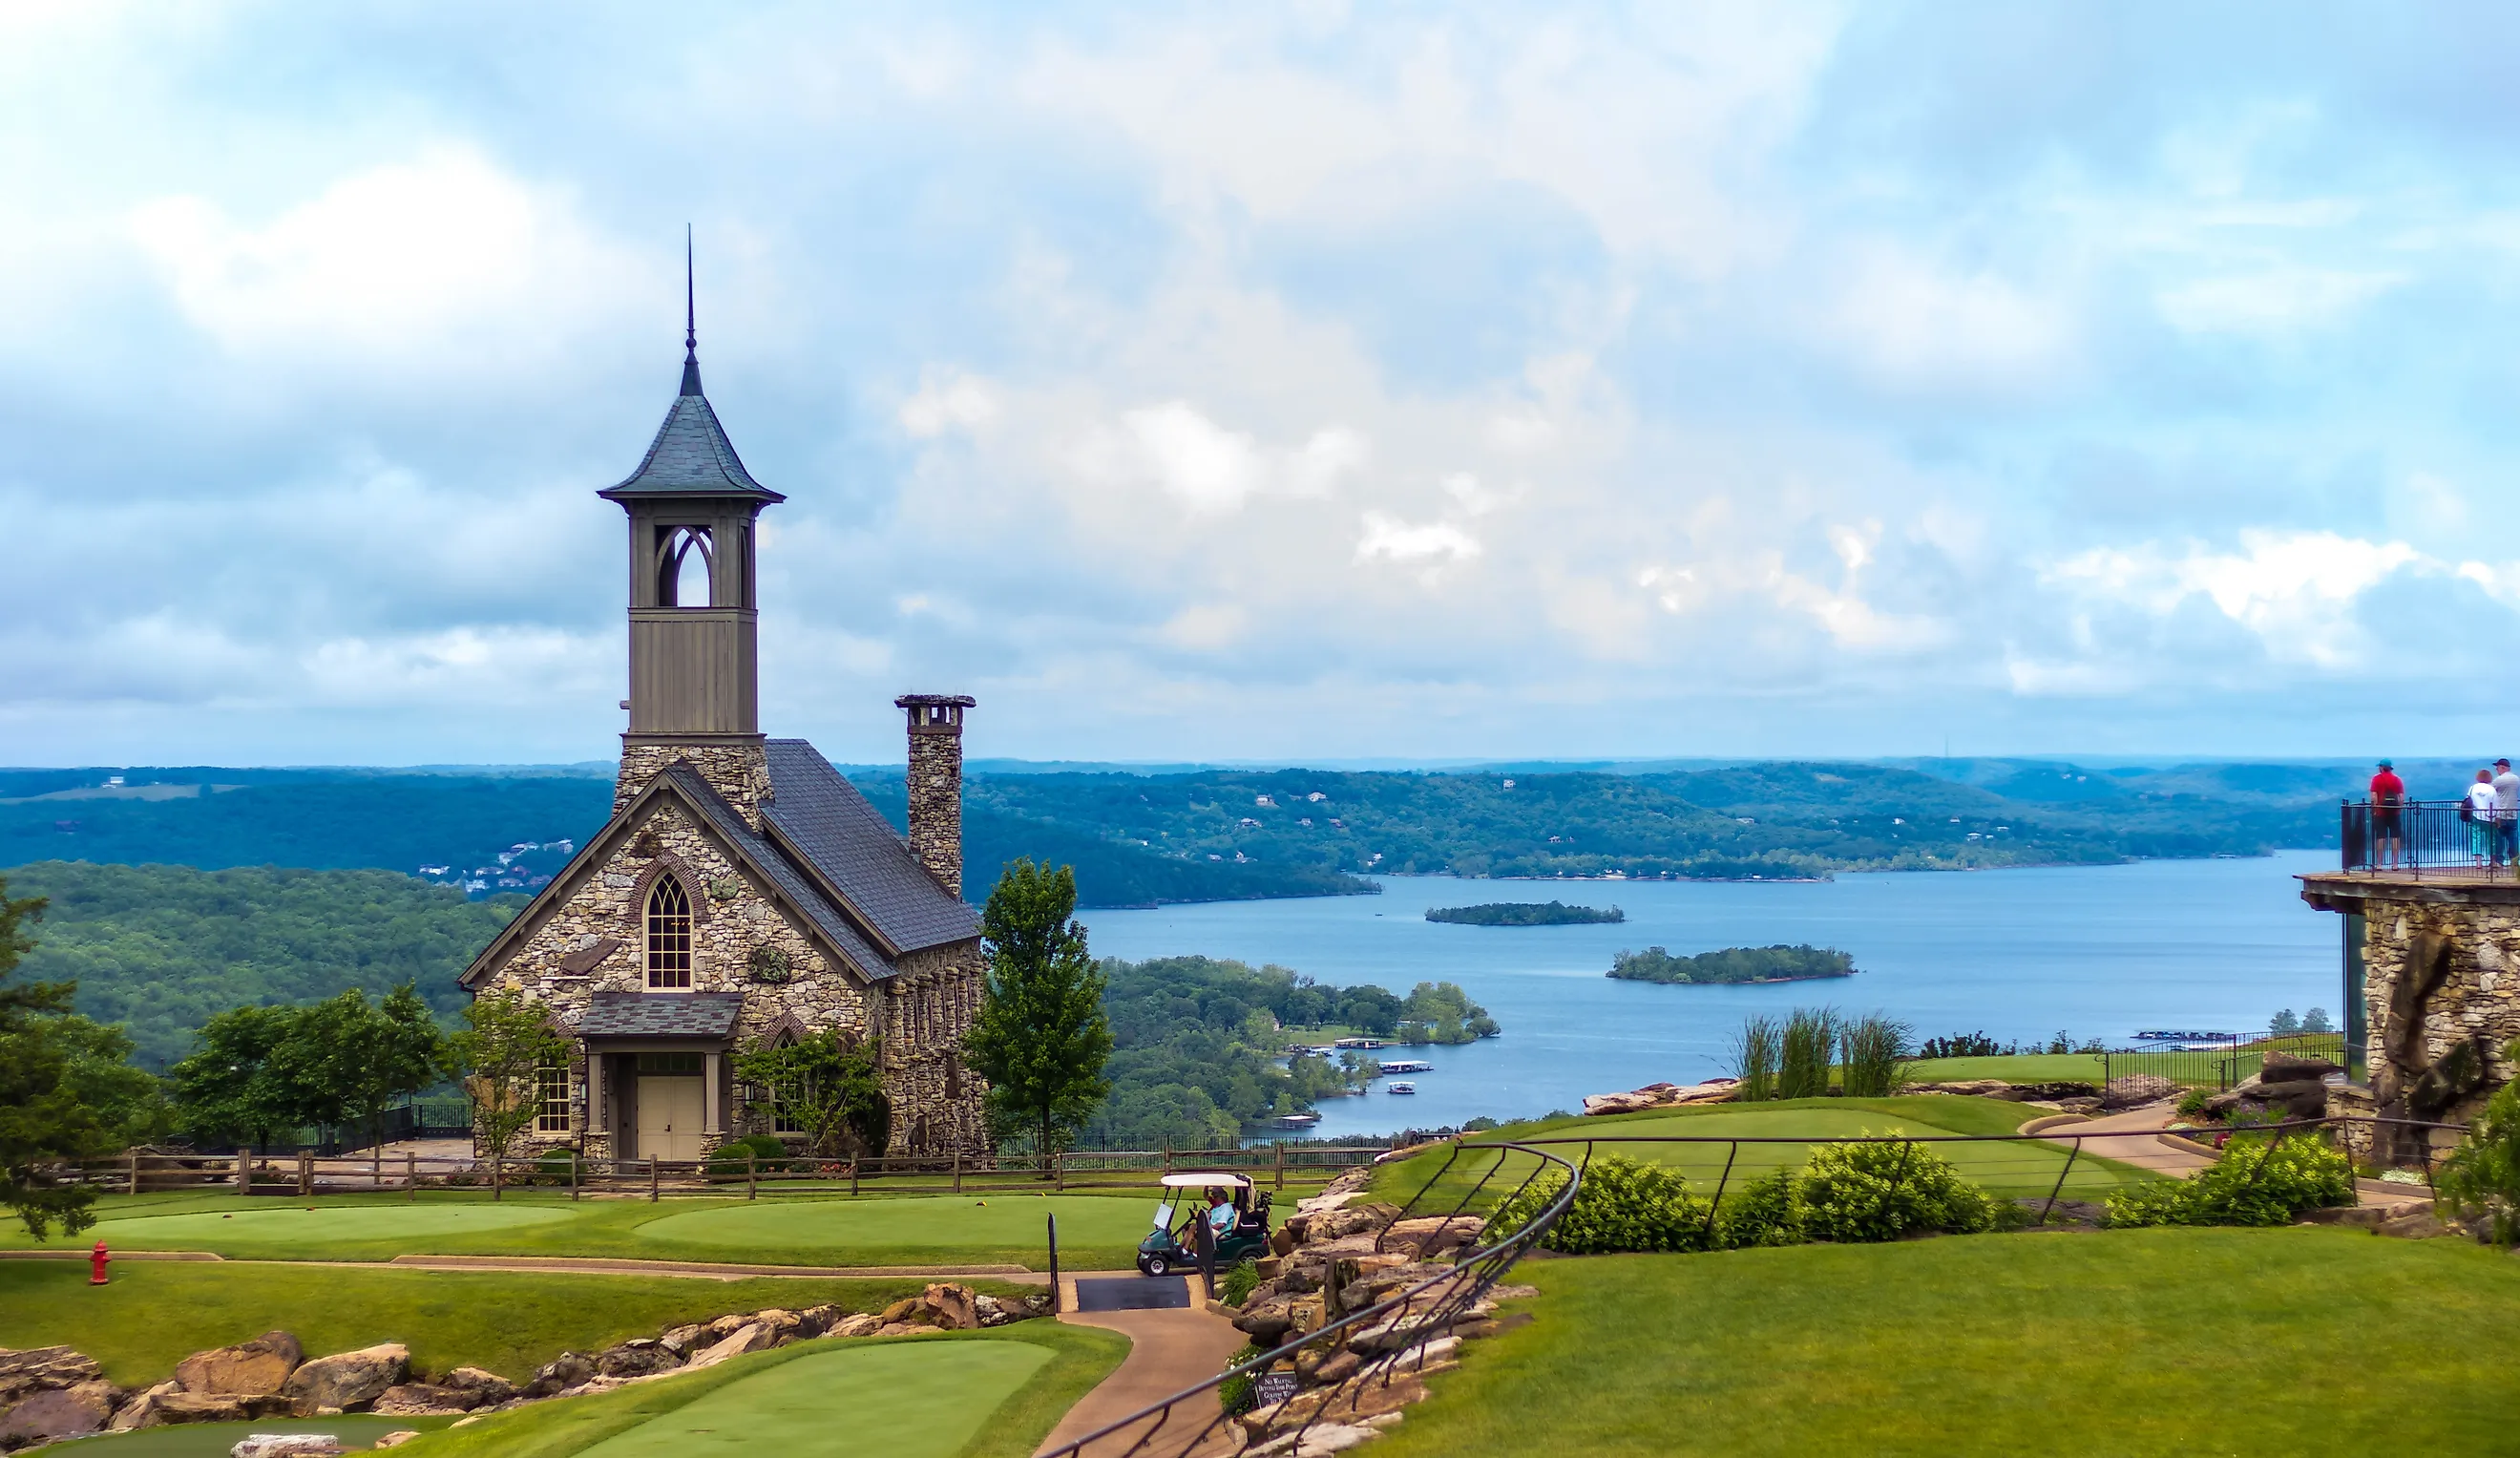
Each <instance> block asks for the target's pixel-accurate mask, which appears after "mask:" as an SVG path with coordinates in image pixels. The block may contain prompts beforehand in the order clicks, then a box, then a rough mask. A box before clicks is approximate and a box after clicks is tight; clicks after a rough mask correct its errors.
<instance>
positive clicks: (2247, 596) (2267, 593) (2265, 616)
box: [2046, 530, 2438, 668]
mask: <svg viewBox="0 0 2520 1458" xmlns="http://www.w3.org/2000/svg"><path fill="white" fill-rule="evenodd" d="M2410 567H2412V568H2437V567H2438V565H2437V564H2432V563H2429V562H2428V561H2427V560H2426V559H2425V558H2424V557H2423V556H2422V554H2420V553H2418V552H2417V551H2415V549H2414V548H2412V547H2410V546H2408V545H2407V544H2406V543H2405V542H2372V541H2364V540H2362V539H2360V538H2355V537H2347V536H2342V535H2339V534H2338V533H2336V532H2332V531H2297V532H2270V531H2260V530H2251V531H2243V532H2241V533H2240V549H2239V550H2238V551H2235V552H2233V551H2225V552H2217V551H2213V550H2210V549H2208V548H2206V547H2204V546H2202V545H2200V544H2196V543H2189V544H2188V545H2187V546H2185V547H2184V548H2183V549H2181V550H2178V551H2172V550H2169V549H2165V548H2163V547H2162V546H2160V545H2158V544H2154V543H2147V544H2145V545H2143V546H2141V547H2138V548H2132V549H2122V548H2098V547H2095V548H2093V549H2092V550H2090V551H2087V552H2081V553H2077V554H2075V555H2074V556H2072V557H2068V558H2066V559H2064V560H2063V561H2060V562H2058V563H2056V564H2054V565H2053V566H2052V567H2050V568H2049V569H2048V571H2047V573H2046V576H2047V579H2048V581H2049V582H2051V583H2053V584H2055V585H2057V586H2059V587H2062V588H2064V589H2066V590H2067V591H2070V592H2074V593H2077V594H2080V595H2083V596H2086V597H2091V598H2098V599H2110V600H2115V601H2117V602H2120V603H2124V604H2127V605H2129V606H2133V607H2137V608H2139V609H2141V610H2143V611H2145V612H2148V613H2150V614H2152V615H2156V616H2167V615H2170V614H2172V613H2174V612H2176V611H2177V610H2178V609H2179V608H2180V607H2181V606H2182V605H2183V603H2186V602H2188V601H2189V600H2191V599H2196V598H2202V599H2203V600H2205V601H2207V602H2210V603H2211V604H2212V605H2213V606H2214V608H2215V610H2216V611H2218V612H2220V613H2221V614H2222V615H2224V616H2225V617H2228V618H2229V619H2230V620H2231V621H2233V622H2235V623H2238V624H2240V625H2241V626H2243V627H2245V628H2247V629H2248V630H2249V631H2251V632H2252V633H2255V634H2256V635H2257V636H2258V638H2259V639H2260V640H2261V642H2262V643H2263V644H2264V646H2265V649H2266V652H2267V654H2268V655H2269V656H2270V657H2271V658H2273V659H2276V660H2278V661H2291V662H2301V663H2309V664H2314V665H2317V666H2319V667H2322V668H2338V667H2346V666H2351V665H2352V664H2354V663H2355V662H2357V661H2360V659H2361V658H2362V657H2363V652H2364V650H2365V648H2366V647H2367V644H2366V641H2365V635H2364V634H2363V631H2362V629H2361V626H2360V624H2359V623H2358V622H2357V621H2356V620H2355V616H2354V612H2353V609H2354V605H2355V603H2356V601H2357V600H2358V599H2359V598H2361V597H2362V596H2363V594H2364V593H2366V592H2368V591H2369V590H2370V589H2372V588H2373V587H2376V586H2378V585H2379V584H2380V583H2382V582H2384V581H2387V580H2388V579H2389V578H2391V577H2392V576H2394V575H2396V574H2397V573H2398V572H2400V571H2401V570H2406V569H2408V568H2410Z"/></svg>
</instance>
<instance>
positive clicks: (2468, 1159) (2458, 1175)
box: [2433, 1042, 2520, 1246]
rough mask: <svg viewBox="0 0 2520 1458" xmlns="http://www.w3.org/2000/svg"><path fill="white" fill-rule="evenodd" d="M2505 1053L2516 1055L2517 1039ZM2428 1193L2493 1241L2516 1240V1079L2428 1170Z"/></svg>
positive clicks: (2519, 1226)
mask: <svg viewBox="0 0 2520 1458" xmlns="http://www.w3.org/2000/svg"><path fill="white" fill-rule="evenodd" d="M2506 1056H2510V1057H2520V1042H2515V1043H2514V1044H2513V1045H2512V1046H2511V1048H2510V1049H2509V1050H2507V1051H2506ZM2433 1193H2434V1194H2435V1195H2437V1196H2439V1197H2440V1198H2441V1200H2442V1202H2443V1204H2445V1205H2447V1206H2448V1207H2450V1209H2451V1211H2452V1212H2453V1213H2455V1214H2456V1215H2458V1216H2459V1217H2460V1218H2462V1219H2482V1220H2484V1221H2485V1222H2486V1227H2487V1228H2486V1235H2487V1238H2488V1239H2490V1240H2492V1241H2493V1242H2494V1243H2495V1244H2496V1245H2498V1246H2508V1245H2512V1244H2514V1243H2515V1242H2520V1082H2514V1083H2506V1084H2504V1085H2502V1087H2501V1089H2500V1090H2498V1092H2497V1093H2496V1094H2495V1095H2494V1097H2493V1098H2491V1099H2488V1100H2486V1101H2485V1108H2484V1109H2483V1110H2482V1111H2480V1112H2479V1113H2478V1115H2477V1116H2476V1122H2475V1123H2474V1124H2472V1125H2471V1126H2469V1128H2468V1131H2467V1137H2466V1138H2465V1139H2463V1140H2461V1141H2459V1146H2458V1148H2457V1149H2454V1150H2453V1151H2451V1156H2450V1158H2449V1159H2447V1160H2444V1161H2443V1162H2442V1166H2441V1168H2440V1169H2438V1170H2436V1171H2434V1174H2433Z"/></svg>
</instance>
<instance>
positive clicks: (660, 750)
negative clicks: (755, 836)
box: [612, 734, 770, 830]
mask: <svg viewBox="0 0 2520 1458" xmlns="http://www.w3.org/2000/svg"><path fill="white" fill-rule="evenodd" d="M677 759H680V760H685V761H687V762H689V763H690V765H691V766H692V768H694V769H696V770H697V771H699V775H700V778H701V779H703V780H706V781H708V782H709V784H710V785H712V786H714V787H715V788H716V790H717V793H718V794H720V795H722V796H724V797H726V802H727V803H728V804H730V805H733V806H735V808H736V809H737V811H738V812H740V813H741V814H742V816H743V819H744V823H746V824H747V825H750V826H751V827H752V828H753V829H754V830H759V829H761V802H762V801H763V800H765V799H768V798H770V744H769V741H768V740H767V739H765V738H764V737H762V736H761V735H757V734H755V735H747V736H742V737H730V738H727V739H714V740H676V739H638V738H633V737H632V736H630V735H627V734H625V735H623V736H621V771H620V773H619V774H618V775H617V776H615V777H614V779H613V781H612V813H613V815H614V817H615V818H618V817H619V815H620V814H621V812H622V810H624V809H625V808H627V807H628V806H629V804H630V801H632V800H634V799H636V798H638V797H639V792H640V791H642V790H645V789H647V788H648V782H649V781H651V780H653V779H654V778H656V776H657V775H659V774H662V773H663V772H664V770H665V767H666V766H667V765H669V764H672V763H673V762H674V761H675V760H677Z"/></svg>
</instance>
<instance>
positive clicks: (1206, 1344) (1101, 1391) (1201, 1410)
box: [1039, 1271, 1243, 1458]
mask: <svg viewBox="0 0 2520 1458" xmlns="http://www.w3.org/2000/svg"><path fill="white" fill-rule="evenodd" d="M1146 1279H1147V1278H1146V1277H1144V1276H1141V1275H1139V1274H1138V1273H1137V1272H1135V1271H1099V1272H1098V1271H1086V1272H1082V1273H1080V1274H1079V1275H1076V1276H1073V1277H1062V1278H1061V1279H1060V1281H1059V1285H1060V1287H1061V1291H1060V1293H1059V1316H1058V1319H1059V1320H1061V1321H1064V1322H1069V1323H1072V1324H1074V1325H1077V1326H1096V1327H1101V1328H1102V1329H1103V1330H1105V1331H1112V1332H1118V1333H1120V1334H1121V1335H1122V1336H1124V1337H1127V1338H1128V1339H1129V1355H1128V1358H1127V1359H1126V1360H1124V1361H1123V1362H1121V1363H1120V1365H1119V1367H1118V1368H1117V1369H1116V1370H1115V1371H1113V1372H1112V1374H1111V1375H1110V1376H1108V1377H1106V1378H1104V1379H1102V1385H1101V1386H1099V1387H1097V1388H1095V1389H1094V1390H1092V1391H1090V1392H1088V1393H1086V1394H1085V1396H1084V1398H1083V1400H1081V1401H1079V1402H1078V1403H1077V1404H1076V1405H1075V1406H1074V1407H1072V1408H1069V1409H1068V1412H1067V1416H1066V1417H1064V1418H1062V1419H1060V1420H1059V1424H1058V1426H1057V1428H1054V1429H1052V1430H1051V1434H1050V1436H1049V1437H1047V1438H1045V1439H1043V1441H1042V1445H1041V1448H1040V1450H1039V1451H1041V1452H1045V1453H1046V1452H1049V1451H1050V1450H1052V1449H1054V1448H1057V1447H1058V1446H1059V1445H1060V1444H1062V1443H1069V1442H1074V1441H1075V1440H1076V1439H1077V1438H1079V1437H1082V1436H1084V1435H1086V1434H1088V1433H1091V1432H1093V1431H1094V1430H1095V1429H1097V1428H1100V1427H1102V1426H1103V1425H1105V1424H1107V1423H1115V1422H1118V1421H1119V1420H1120V1419H1122V1418H1125V1417H1127V1416H1128V1415H1129V1414H1131V1413H1133V1412H1136V1411H1138V1410H1139V1409H1140V1408H1144V1407H1148V1406H1151V1405H1153V1404H1154V1403H1157V1402H1161V1401H1162V1400H1163V1399H1165V1398H1166V1397H1169V1396H1171V1395H1172V1394H1173V1393H1175V1392H1178V1391H1180V1390H1183V1389H1184V1388H1189V1387H1195V1386H1197V1385H1198V1384H1199V1383H1202V1382H1205V1381H1207V1380H1208V1379H1209V1378H1211V1377H1214V1376H1215V1375H1216V1374H1217V1373H1219V1372H1222V1371H1224V1370H1225V1359H1226V1358H1227V1357H1230V1356H1232V1355H1233V1354H1234V1353H1235V1352H1236V1351H1238V1350H1239V1349H1240V1348H1241V1346H1242V1344H1243V1336H1242V1334H1241V1333H1240V1332H1238V1331H1236V1330H1235V1329H1234V1324H1233V1323H1232V1322H1230V1321H1227V1320H1226V1319H1225V1318H1224V1317H1222V1316H1218V1315H1216V1314H1214V1313H1212V1312H1210V1311H1209V1310H1208V1309H1207V1300H1206V1293H1205V1291H1204V1289H1203V1288H1202V1287H1201V1286H1200V1285H1199V1280H1198V1277H1197V1276H1195V1275H1193V1276H1190V1277H1188V1278H1187V1279H1188V1280H1189V1282H1190V1298H1191V1304H1190V1305H1189V1307H1187V1308H1181V1307H1175V1308H1173V1309H1171V1310H1139V1311H1079V1310H1077V1309H1076V1304H1077V1302H1076V1297H1075V1288H1076V1286H1077V1285H1078V1283H1080V1282H1094V1281H1101V1280H1114V1281H1144V1280H1146ZM1191 1406H1192V1407H1193V1409H1194V1410H1193V1411H1189V1412H1184V1413H1180V1414H1176V1415H1175V1416H1174V1418H1173V1419H1172V1421H1171V1423H1170V1424H1168V1425H1167V1427H1169V1428H1171V1429H1173V1430H1175V1431H1174V1432H1171V1433H1166V1434H1163V1435H1159V1436H1158V1437H1156V1438H1155V1440H1153V1441H1151V1442H1148V1444H1147V1446H1146V1447H1145V1448H1144V1449H1141V1450H1140V1452H1141V1453H1142V1454H1143V1455H1144V1458H1174V1455H1177V1454H1180V1453H1181V1452H1183V1451H1184V1450H1185V1449H1186V1448H1187V1447H1188V1446H1189V1444H1190V1441H1191V1439H1193V1437H1195V1436H1196V1435H1197V1430H1198V1429H1199V1427H1200V1426H1201V1425H1203V1424H1205V1423H1206V1421H1207V1420H1208V1419H1209V1418H1211V1417H1214V1416H1215V1415H1216V1407H1215V1403H1214V1401H1213V1399H1209V1400H1207V1401H1206V1402H1204V1403H1203V1404H1201V1403H1193V1404H1191ZM1152 1426H1153V1425H1152V1423H1151V1421H1150V1422H1149V1423H1148V1424H1147V1425H1145V1426H1142V1427H1140V1428H1136V1429H1130V1430H1124V1431H1123V1432H1121V1433H1119V1434H1116V1435H1113V1436H1112V1437H1111V1438H1109V1439H1107V1440H1106V1441H1104V1442H1102V1443H1099V1444H1097V1445H1096V1446H1095V1447H1093V1448H1090V1449H1088V1450H1087V1451H1088V1453H1089V1454H1092V1455H1097V1458H1100V1455H1103V1454H1111V1455H1117V1454H1120V1453H1125V1452H1127V1451H1129V1448H1130V1445H1131V1444H1132V1443H1133V1442H1134V1441H1136V1440H1137V1438H1138V1437H1139V1436H1141V1435H1144V1434H1145V1433H1146V1432H1147V1431H1148V1429H1149V1428H1151V1427H1152Z"/></svg>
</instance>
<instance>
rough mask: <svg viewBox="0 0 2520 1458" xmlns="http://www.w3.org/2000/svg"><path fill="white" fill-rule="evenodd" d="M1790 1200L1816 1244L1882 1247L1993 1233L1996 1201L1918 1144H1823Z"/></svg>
mask: <svg viewBox="0 0 2520 1458" xmlns="http://www.w3.org/2000/svg"><path fill="white" fill-rule="evenodd" d="M1797 1185H1798V1187H1797V1189H1796V1191H1795V1194H1796V1196H1797V1199H1798V1203H1799V1205H1800V1208H1801V1215H1802V1228H1803V1230H1804V1231H1805V1232H1806V1233H1808V1234H1809V1235H1810V1236H1811V1237H1812V1238H1813V1239H1815V1240H1828V1241H1887V1240H1897V1239H1898V1238H1899V1237H1900V1236H1903V1235H1907V1234H1910V1233H1912V1232H1916V1231H1932V1230H1940V1231H1947V1232H1949V1233H1951V1234H1954V1235H1966V1234H1970V1233H1973V1232H1976V1231H1981V1230H1992V1229H1994V1228H1995V1226H1996V1224H1997V1220H1998V1211H1997V1208H1996V1201H1995V1198H1994V1197H1993V1196H1990V1195H1988V1194H1987V1193H1986V1192H1985V1191H1984V1190H1981V1189H1979V1188H1978V1187H1977V1186H1975V1185H1972V1184H1970V1183H1969V1182H1968V1181H1966V1180H1964V1179H1961V1178H1960V1177H1959V1174H1958V1171H1956V1170H1954V1169H1953V1168H1952V1166H1951V1163H1950V1162H1949V1161H1946V1160H1945V1159H1944V1158H1943V1157H1942V1156H1940V1155H1938V1154H1936V1153H1934V1152H1933V1150H1931V1149H1929V1148H1927V1147H1926V1146H1924V1145H1921V1144H1910V1143H1891V1142H1887V1141H1883V1142H1870V1141H1867V1142H1863V1143H1854V1142H1850V1143H1845V1144H1823V1145H1822V1146H1820V1147H1819V1148H1818V1149H1815V1150H1813V1151H1812V1153H1811V1160H1810V1162H1809V1163H1807V1164H1806V1165H1805V1166H1804V1168H1803V1176H1802V1178H1801V1180H1800V1181H1798V1182H1797Z"/></svg>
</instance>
